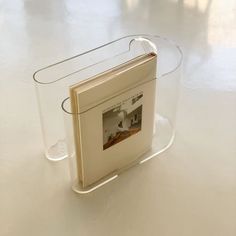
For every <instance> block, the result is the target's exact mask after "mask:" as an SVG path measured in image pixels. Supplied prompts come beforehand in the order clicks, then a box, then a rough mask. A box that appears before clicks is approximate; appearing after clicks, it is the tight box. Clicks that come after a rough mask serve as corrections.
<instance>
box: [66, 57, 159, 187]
mask: <svg viewBox="0 0 236 236" xmlns="http://www.w3.org/2000/svg"><path fill="white" fill-rule="evenodd" d="M156 60H157V56H156V54H154V53H150V54H145V55H142V56H139V57H137V58H134V59H132V60H131V61H128V62H126V63H123V64H121V65H120V66H117V67H115V68H113V69H111V70H109V71H105V72H104V73H101V74H99V75H96V76H94V77H92V78H89V79H88V80H86V81H83V82H81V83H78V84H75V85H73V86H71V87H70V97H71V108H72V112H73V114H75V115H74V117H73V127H74V138H75V151H76V160H77V169H78V176H79V181H80V182H81V184H82V186H83V187H87V186H89V185H91V184H94V183H95V182H97V181H99V180H100V179H102V178H103V177H104V176H106V175H109V174H110V173H112V172H114V171H116V170H119V169H121V168H124V167H125V166H127V165H129V164H131V163H132V162H134V161H135V160H137V158H139V157H140V156H141V155H142V154H144V153H145V152H147V151H148V150H149V149H150V148H151V144H152V136H153V124H154V107H155V93H156V92H155V89H156V79H155V77H156Z"/></svg>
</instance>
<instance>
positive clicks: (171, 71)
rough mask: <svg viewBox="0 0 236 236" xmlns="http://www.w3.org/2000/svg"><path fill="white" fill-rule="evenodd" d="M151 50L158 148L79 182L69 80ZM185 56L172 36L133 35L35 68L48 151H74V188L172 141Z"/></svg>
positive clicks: (57, 156)
mask: <svg viewBox="0 0 236 236" xmlns="http://www.w3.org/2000/svg"><path fill="white" fill-rule="evenodd" d="M148 52H156V53H157V55H158V60H157V75H156V82H157V83H156V103H155V104H156V105H155V106H156V108H155V110H156V113H155V118H154V119H155V126H154V127H155V130H154V135H153V140H152V148H151V149H150V150H149V151H148V152H146V153H145V154H143V155H142V156H140V157H139V158H138V159H137V161H135V162H133V163H131V164H130V165H129V166H127V167H125V168H122V169H120V170H117V171H116V172H114V173H112V174H110V175H108V176H105V177H104V178H103V179H101V180H100V181H98V182H97V183H95V184H93V185H92V186H89V187H87V188H86V189H84V188H82V187H81V186H80V184H79V180H78V173H77V168H76V157H75V145H74V138H73V121H72V120H73V114H72V112H71V110H70V99H69V86H71V85H73V84H76V83H78V82H80V81H83V80H85V79H88V78H90V77H91V76H93V75H96V74H98V73H100V72H103V71H106V70H108V69H110V68H113V67H114V66H116V65H119V64H121V63H123V62H125V61H128V60H130V59H132V58H135V57H137V56H139V55H142V54H144V53H148ZM182 60H183V55H182V52H181V49H180V48H179V47H178V46H177V45H176V44H174V43H173V42H171V41H170V40H168V39H166V38H162V37H160V36H154V35H146V34H143V35H129V36H125V37H122V38H120V39H117V40H114V41H112V42H109V43H107V44H104V45H102V46H100V47H98V48H95V49H92V50H89V51H87V52H84V53H81V54H79V55H76V56H74V57H72V58H69V59H66V60H64V61H61V62H58V63H55V64H53V65H50V66H48V67H45V68H43V69H41V70H38V71H37V72H35V74H34V80H35V84H36V90H37V97H38V104H39V110H40V116H41V126H42V131H43V138H44V144H45V155H46V157H47V158H48V159H50V160H54V161H57V160H61V159H63V158H65V157H67V156H68V157H69V163H70V173H71V180H72V188H73V190H74V191H76V192H78V193H87V192H91V191H93V190H94V189H96V188H98V187H100V186H102V185H104V184H106V183H108V182H110V181H111V180H113V179H115V178H117V177H118V176H119V175H120V174H121V173H122V172H123V171H124V170H126V169H127V168H130V167H131V166H137V164H142V163H144V162H146V161H147V160H150V159H151V158H153V157H155V156H157V155H158V154H159V153H161V152H163V151H165V150H166V149H167V148H168V147H169V146H170V145H171V144H172V142H173V140H174V134H175V115H176V110H177V100H178V89H179V82H180V78H181V67H182ZM63 113H64V114H63Z"/></svg>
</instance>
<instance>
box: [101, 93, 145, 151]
mask: <svg viewBox="0 0 236 236" xmlns="http://www.w3.org/2000/svg"><path fill="white" fill-rule="evenodd" d="M142 98H143V94H142V93H139V94H137V95H135V96H133V97H131V98H129V99H127V100H125V101H123V102H122V103H120V104H117V105H116V106H113V107H112V108H111V109H109V110H107V111H105V112H104V113H103V150H105V149H107V148H109V147H111V146H113V145H115V144H117V143H119V142H121V141H122V140H124V139H126V138H128V137H130V136H132V135H134V134H136V133H137V132H139V131H140V130H141V125H142Z"/></svg>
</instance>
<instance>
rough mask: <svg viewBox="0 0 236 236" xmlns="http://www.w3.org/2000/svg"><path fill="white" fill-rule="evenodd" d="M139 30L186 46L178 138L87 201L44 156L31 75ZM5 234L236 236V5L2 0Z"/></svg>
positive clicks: (64, 170) (1, 212)
mask: <svg viewBox="0 0 236 236" xmlns="http://www.w3.org/2000/svg"><path fill="white" fill-rule="evenodd" d="M132 33H150V34H159V35H163V36H167V37H169V38H171V39H173V40H175V41H176V42H177V43H178V44H180V45H181V46H182V48H183V51H184V55H185V61H184V76H183V79H182V84H181V91H180V92H181V93H180V100H179V111H178V115H177V134H176V140H175V143H174V145H173V146H172V147H171V149H169V150H168V151H167V152H165V153H163V154H162V155H161V156H159V157H158V158H155V159H153V160H152V161H150V162H147V163H146V164H145V165H142V166H140V167H139V168H136V169H133V170H131V171H129V172H126V173H125V174H124V175H122V177H121V178H120V179H119V180H117V181H115V182H113V183H111V184H108V185H106V186H105V187H103V188H101V189H99V190H97V191H96V192H93V193H92V194H89V195H87V196H79V195H78V194H76V193H74V192H72V191H71V189H70V177H69V173H68V166H67V160H63V161H61V162H57V163H53V162H50V161H48V160H47V159H45V158H44V156H43V144H42V137H41V130H40V123H39V115H38V110H37V103H36V98H35V91H34V86H33V82H32V74H33V72H34V71H35V70H36V69H38V68H41V67H43V66H45V65H48V64H51V63H54V62H57V61H59V60H62V59H64V58H68V57H70V56H73V55H75V54H78V53H79V52H82V51H84V50H87V49H90V48H93V47H95V46H98V45H101V44H103V43H106V42H108V41H110V40H112V39H116V38H118V37H120V36H124V35H127V34H132ZM0 235H1V236H5V235H9V236H15V235H16V236H21V235H22V236H26V235H34V236H37V235H44V236H46V235H50V236H52V235H57V236H59V235H63V236H64V235H68V236H69V235H82V236H87V235H89V236H90V235H103V236H104V235H105V236H106V235H122V236H123V235H128V236H130V235H135V236H138V235H161V236H199V235H201V236H205V235H206V236H211V235H214V236H231V235H232V236H235V235H236V2H235V0H227V1H222V0H212V1H211V0H209V1H207V0H182V1H181V0H179V1H177V0H159V1H158V0H147V1H142V0H123V1H122V0H120V1H118V0H113V1H109V0H107V1H95V0H94V1H92V0H87V1H82V0H81V1H76V0H42V1H40V0H34V1H33V0H9V1H7V0H6V1H4V0H0Z"/></svg>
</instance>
